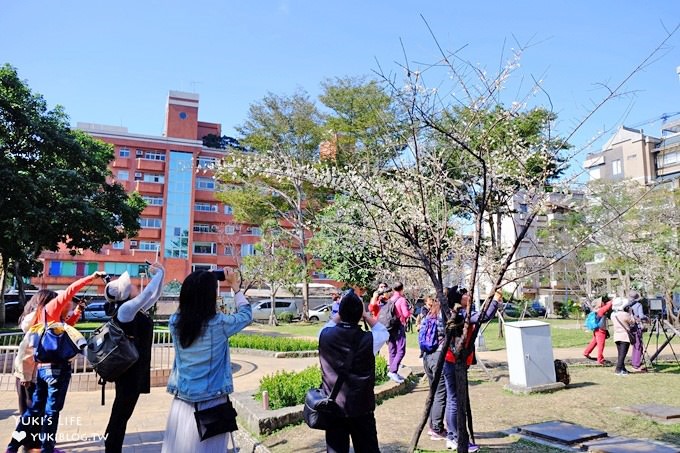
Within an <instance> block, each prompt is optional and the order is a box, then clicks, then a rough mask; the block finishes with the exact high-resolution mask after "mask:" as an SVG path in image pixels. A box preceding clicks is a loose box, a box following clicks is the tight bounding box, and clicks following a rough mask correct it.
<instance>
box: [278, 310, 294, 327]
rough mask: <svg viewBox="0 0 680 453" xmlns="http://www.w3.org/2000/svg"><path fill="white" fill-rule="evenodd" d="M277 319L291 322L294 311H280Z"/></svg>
mask: <svg viewBox="0 0 680 453" xmlns="http://www.w3.org/2000/svg"><path fill="white" fill-rule="evenodd" d="M276 319H277V320H278V321H279V322H285V323H287V324H290V323H291V322H293V313H291V312H289V311H284V312H283V313H279V314H278V316H277V317H276Z"/></svg>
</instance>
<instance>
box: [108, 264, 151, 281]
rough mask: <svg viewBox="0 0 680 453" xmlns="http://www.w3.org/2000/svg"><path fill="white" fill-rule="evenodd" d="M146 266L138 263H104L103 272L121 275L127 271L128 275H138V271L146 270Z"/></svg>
mask: <svg viewBox="0 0 680 453" xmlns="http://www.w3.org/2000/svg"><path fill="white" fill-rule="evenodd" d="M146 268H147V266H146V265H145V264H142V265H140V264H139V263H110V262H109V263H104V272H106V273H107V274H109V275H121V274H122V273H123V272H125V271H127V272H128V273H129V274H130V277H139V274H140V272H141V273H144V272H146Z"/></svg>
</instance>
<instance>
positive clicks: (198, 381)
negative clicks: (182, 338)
mask: <svg viewBox="0 0 680 453" xmlns="http://www.w3.org/2000/svg"><path fill="white" fill-rule="evenodd" d="M238 295H241V293H237V296H238ZM241 296H242V295H241ZM242 297H243V296H242ZM235 299H237V297H235ZM236 302H237V304H238V300H237V301H236ZM252 320H253V311H252V308H251V306H250V304H248V303H246V304H244V305H238V311H237V312H236V313H235V314H233V315H225V314H224V313H217V314H216V315H215V317H213V318H212V319H211V320H210V321H208V323H207V325H206V326H205V330H204V331H203V334H202V335H201V336H200V337H198V338H197V339H196V340H195V341H194V342H193V343H192V344H191V345H190V346H189V347H188V348H183V347H182V346H181V345H180V344H179V338H178V337H177V313H175V314H173V315H172V316H171V317H170V322H169V328H170V334H171V335H172V341H173V344H174V348H175V362H174V363H173V365H172V372H171V373H170V378H169V379H168V387H167V390H168V392H169V393H172V394H173V395H175V396H176V397H178V398H180V399H182V400H184V401H188V402H191V403H194V402H199V401H207V400H212V399H215V398H218V397H220V396H222V395H224V394H229V393H232V392H233V391H234V383H233V378H232V375H231V359H230V355H229V337H230V336H232V335H234V334H236V333H238V332H240V331H241V330H243V329H244V328H245V327H246V326H247V325H248V324H250V323H251V322H252Z"/></svg>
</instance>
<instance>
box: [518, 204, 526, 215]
mask: <svg viewBox="0 0 680 453" xmlns="http://www.w3.org/2000/svg"><path fill="white" fill-rule="evenodd" d="M518 211H519V212H523V213H525V214H526V213H527V212H528V208H527V204H526V203H520V204H519V209H518Z"/></svg>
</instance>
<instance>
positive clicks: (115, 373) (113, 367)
mask: <svg viewBox="0 0 680 453" xmlns="http://www.w3.org/2000/svg"><path fill="white" fill-rule="evenodd" d="M85 351H86V356H87V360H88V361H89V362H90V363H91V364H92V368H94V371H95V372H96V373H97V374H98V375H99V377H100V378H101V380H102V381H104V382H115V380H116V379H118V378H119V377H120V375H121V374H123V373H124V372H125V371H127V370H128V369H129V368H130V367H131V366H132V365H134V364H135V362H137V360H138V359H139V352H138V351H137V348H136V347H135V345H134V343H133V342H132V341H131V340H130V339H129V338H128V337H127V335H125V332H124V331H123V329H122V328H121V327H120V326H119V325H118V323H117V322H116V321H115V319H114V318H111V319H110V320H109V321H107V322H106V323H104V324H102V325H101V326H100V327H99V328H98V329H97V330H95V331H94V332H93V333H92V335H91V336H90V338H89V339H88V340H87V349H86V350H85Z"/></svg>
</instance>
